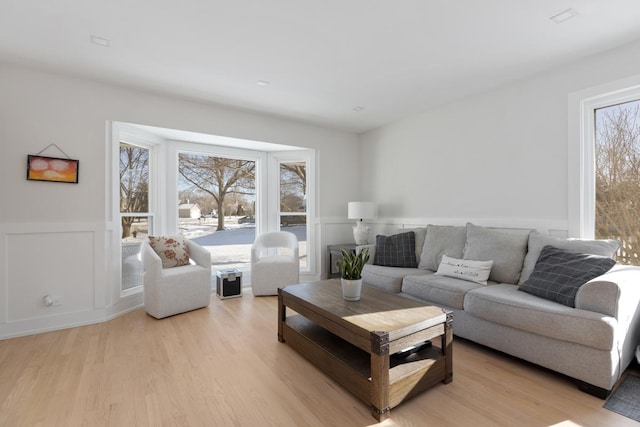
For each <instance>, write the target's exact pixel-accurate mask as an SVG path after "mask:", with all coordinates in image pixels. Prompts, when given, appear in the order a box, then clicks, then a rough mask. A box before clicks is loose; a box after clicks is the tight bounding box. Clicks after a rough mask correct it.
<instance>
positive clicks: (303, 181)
mask: <svg viewBox="0 0 640 427" xmlns="http://www.w3.org/2000/svg"><path fill="white" fill-rule="evenodd" d="M306 212H307V164H306V163H305V162H285V163H281V164H280V228H281V229H284V228H286V230H287V231H290V232H292V233H294V234H295V235H296V237H297V238H298V250H299V252H300V269H301V270H306V269H308V268H309V264H308V257H307V215H306Z"/></svg>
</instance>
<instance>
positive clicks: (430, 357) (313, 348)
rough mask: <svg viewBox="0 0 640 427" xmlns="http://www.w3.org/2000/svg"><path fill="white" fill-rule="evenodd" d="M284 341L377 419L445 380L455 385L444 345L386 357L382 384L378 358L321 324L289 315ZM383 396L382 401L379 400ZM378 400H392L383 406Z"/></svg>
mask: <svg viewBox="0 0 640 427" xmlns="http://www.w3.org/2000/svg"><path fill="white" fill-rule="evenodd" d="M442 328H443V326H442V325H437V326H434V327H433V329H434V331H433V335H434V336H441V335H442ZM282 334H283V336H282V338H283V341H285V342H286V343H287V344H288V345H289V346H291V347H292V348H294V349H295V350H296V351H298V352H299V353H300V354H302V355H303V356H304V357H306V358H307V359H308V360H309V361H310V362H312V363H313V364H314V365H316V366H317V367H318V368H320V369H321V370H322V371H323V372H324V373H325V374H327V375H328V376H329V377H331V378H332V379H333V380H335V381H336V382H338V383H340V384H341V385H342V386H343V387H344V388H346V389H347V390H349V391H350V392H351V393H353V394H354V395H355V396H356V397H358V398H359V399H360V400H362V401H363V402H365V403H366V404H370V405H371V409H372V412H373V415H374V416H375V417H376V418H377V419H383V418H386V416H385V414H386V413H387V412H388V411H389V410H390V409H391V408H393V407H395V406H397V405H399V404H400V403H401V402H403V401H405V400H406V399H408V398H410V397H411V396H414V395H416V394H418V393H420V392H421V391H424V390H426V389H428V388H430V387H432V386H433V385H435V384H437V383H440V382H449V381H451V374H450V373H447V366H446V360H445V359H446V357H445V355H444V354H443V351H442V349H441V348H440V347H437V346H435V345H434V346H429V347H426V348H424V349H422V350H420V351H418V352H416V353H412V354H410V355H409V356H407V357H402V358H400V357H396V356H395V355H387V356H386V357H388V362H385V363H388V365H387V366H388V371H386V370H384V372H385V373H383V375H385V376H386V375H387V374H386V373H387V372H388V378H382V381H378V382H377V383H376V382H375V381H372V375H371V370H372V366H373V365H374V364H375V363H379V362H376V360H377V359H376V360H374V358H376V357H378V356H377V355H374V354H371V353H369V352H366V351H364V350H362V349H360V348H358V347H356V346H355V345H353V344H350V343H349V342H347V341H345V340H344V339H342V338H340V337H338V336H336V335H334V334H332V333H331V332H329V331H327V330H326V329H324V328H322V327H320V326H318V325H317V324H315V323H314V322H312V321H310V320H309V319H307V318H306V317H304V316H302V315H299V314H296V315H292V316H287V317H286V320H285V321H284V322H283V325H282ZM376 394H378V395H383V398H381V397H376ZM375 401H384V402H387V406H386V407H383V408H378V407H376V405H375V404H374V402H375Z"/></svg>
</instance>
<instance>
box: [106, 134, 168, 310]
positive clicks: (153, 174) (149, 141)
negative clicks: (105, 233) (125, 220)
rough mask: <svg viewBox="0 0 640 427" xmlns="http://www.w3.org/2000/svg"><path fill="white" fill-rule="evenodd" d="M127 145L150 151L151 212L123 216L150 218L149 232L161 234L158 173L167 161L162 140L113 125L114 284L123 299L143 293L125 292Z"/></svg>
mask: <svg viewBox="0 0 640 427" xmlns="http://www.w3.org/2000/svg"><path fill="white" fill-rule="evenodd" d="M121 142H125V143H127V144H130V145H133V146H136V147H140V148H144V149H147V150H149V195H148V197H149V205H148V212H145V213H142V212H131V213H125V214H124V216H133V217H142V216H146V217H148V218H149V220H148V221H149V225H150V229H151V230H154V233H157V232H158V229H159V227H162V224H159V223H158V222H159V221H158V219H159V218H158V215H157V212H159V209H161V208H162V206H161V205H162V197H159V194H158V191H159V189H160V188H161V185H162V183H161V182H159V181H160V180H161V177H162V174H160V173H158V171H159V170H162V169H161V168H162V167H163V164H164V159H163V158H162V156H161V153H160V147H161V145H162V141H161V140H159V139H154V138H153V137H151V136H150V135H148V134H146V133H145V134H143V133H141V132H138V131H136V129H135V128H133V127H131V126H128V125H126V124H125V123H118V122H114V123H113V125H112V138H111V159H112V165H111V166H112V168H111V174H112V179H111V185H112V188H113V191H111V195H112V198H111V206H112V208H111V211H112V215H111V217H112V223H113V233H112V234H113V240H112V245H113V248H114V251H113V252H114V256H115V257H116V258H115V259H116V260H119V261H118V262H116V265H117V269H116V271H115V275H116V278H115V283H117V287H116V288H117V292H118V295H119V297H120V298H125V297H127V296H130V295H135V294H140V293H142V286H135V287H132V288H128V289H124V290H123V289H122V262H121V260H122V238H121V233H120V227H121V221H122V216H123V214H122V212H120V143H121Z"/></svg>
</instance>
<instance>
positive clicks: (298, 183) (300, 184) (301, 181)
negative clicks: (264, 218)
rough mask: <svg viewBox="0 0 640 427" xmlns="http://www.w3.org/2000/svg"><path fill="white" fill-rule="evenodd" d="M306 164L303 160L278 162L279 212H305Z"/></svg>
mask: <svg viewBox="0 0 640 427" xmlns="http://www.w3.org/2000/svg"><path fill="white" fill-rule="evenodd" d="M306 210H307V166H306V164H305V163H304V162H290V163H281V164H280V212H306Z"/></svg>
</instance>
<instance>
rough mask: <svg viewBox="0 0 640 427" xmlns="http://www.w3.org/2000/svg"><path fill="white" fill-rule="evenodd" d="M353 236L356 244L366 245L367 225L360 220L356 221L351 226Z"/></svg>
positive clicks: (367, 236)
mask: <svg viewBox="0 0 640 427" xmlns="http://www.w3.org/2000/svg"><path fill="white" fill-rule="evenodd" d="M353 238H354V239H355V241H356V245H366V244H368V243H369V227H367V226H366V225H364V224H363V223H362V221H358V222H357V223H356V225H354V226H353Z"/></svg>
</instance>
